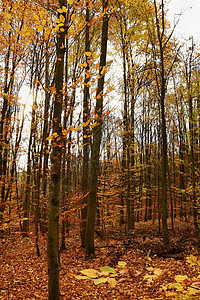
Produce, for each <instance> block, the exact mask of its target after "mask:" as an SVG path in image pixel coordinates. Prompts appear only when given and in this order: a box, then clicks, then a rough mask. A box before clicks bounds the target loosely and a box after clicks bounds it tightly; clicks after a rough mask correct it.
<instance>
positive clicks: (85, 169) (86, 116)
mask: <svg viewBox="0 0 200 300" xmlns="http://www.w3.org/2000/svg"><path fill="white" fill-rule="evenodd" d="M89 21H90V15H89V1H88V0H86V16H85V22H86V31H85V52H86V53H88V52H89V51H90V26H89ZM89 61H90V55H86V64H87V67H86V68H85V82H84V98H83V123H84V124H85V125H84V126H83V177H82V194H83V200H82V208H81V224H80V225H81V226H80V229H81V246H82V247H83V248H85V232H86V221H87V204H88V184H89V182H88V181H89V137H88V135H89V124H88V125H86V124H87V122H88V120H89V96H90V91H89V82H90V66H89Z"/></svg>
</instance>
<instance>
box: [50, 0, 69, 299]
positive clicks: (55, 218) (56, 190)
mask: <svg viewBox="0 0 200 300" xmlns="http://www.w3.org/2000/svg"><path fill="white" fill-rule="evenodd" d="M59 5H60V8H62V6H66V2H65V0H59ZM60 15H61V14H60V13H59V14H58V17H60ZM62 16H63V17H64V18H65V14H64V13H62ZM64 45H65V31H60V30H59V32H58V34H57V45H56V47H57V49H56V55H57V60H56V69H55V89H56V94H55V99H54V113H53V133H52V154H51V186H50V191H51V194H50V209H49V220H48V238H47V256H48V275H49V281H48V291H49V300H59V299H60V287H59V269H60V259H59V232H58V225H59V206H60V185H61V184H60V181H61V156H62V153H61V152H62V151H61V149H62V128H61V114H62V102H63V92H62V91H63V77H64Z"/></svg>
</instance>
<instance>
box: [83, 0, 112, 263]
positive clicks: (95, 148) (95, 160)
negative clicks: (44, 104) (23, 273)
mask: <svg viewBox="0 0 200 300" xmlns="http://www.w3.org/2000/svg"><path fill="white" fill-rule="evenodd" d="M107 7H108V1H107V0H105V1H104V2H103V12H104V15H103V24H102V40H101V56H100V70H99V79H98V88H97V93H96V108H95V116H96V122H97V126H95V127H94V128H93V144H92V154H91V178H90V186H89V197H88V210H87V224H86V245H85V258H86V259H90V258H94V257H95V247H94V232H95V215H96V206H97V178H98V170H99V152H100V145H101V137H102V110H103V87H104V77H105V66H106V54H107V41H108V19H109V18H108V14H107V13H106V9H107Z"/></svg>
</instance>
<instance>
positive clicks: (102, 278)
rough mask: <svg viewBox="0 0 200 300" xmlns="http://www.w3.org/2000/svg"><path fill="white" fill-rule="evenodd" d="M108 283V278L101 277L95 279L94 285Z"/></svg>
mask: <svg viewBox="0 0 200 300" xmlns="http://www.w3.org/2000/svg"><path fill="white" fill-rule="evenodd" d="M107 281H108V278H104V277H100V278H97V279H94V284H100V283H106V282H107Z"/></svg>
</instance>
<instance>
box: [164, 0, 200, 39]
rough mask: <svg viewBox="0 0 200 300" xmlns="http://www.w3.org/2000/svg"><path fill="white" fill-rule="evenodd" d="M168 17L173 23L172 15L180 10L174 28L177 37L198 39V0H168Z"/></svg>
mask: <svg viewBox="0 0 200 300" xmlns="http://www.w3.org/2000/svg"><path fill="white" fill-rule="evenodd" d="M167 2H168V8H169V12H168V17H169V19H170V21H171V22H172V24H173V20H174V17H175V16H176V17H177V14H180V13H181V12H182V15H181V16H180V21H179V23H178V25H177V28H176V34H178V37H184V38H188V37H189V36H194V39H195V40H197V39H199V40H200V0H168V1H167Z"/></svg>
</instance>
